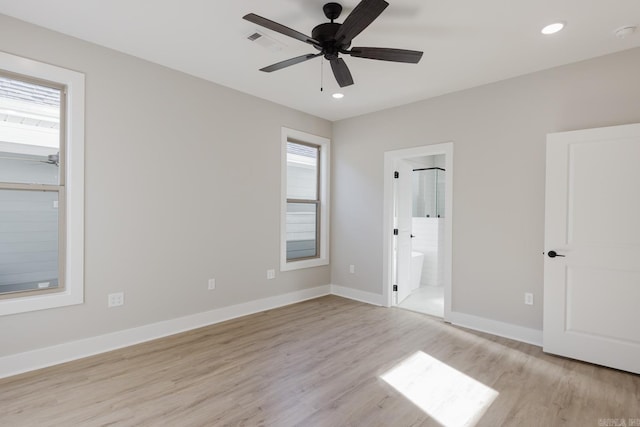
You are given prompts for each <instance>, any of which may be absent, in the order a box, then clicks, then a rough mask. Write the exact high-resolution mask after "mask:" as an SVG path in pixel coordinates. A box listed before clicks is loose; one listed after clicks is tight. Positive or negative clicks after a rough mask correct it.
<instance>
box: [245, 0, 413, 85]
mask: <svg viewBox="0 0 640 427" xmlns="http://www.w3.org/2000/svg"><path fill="white" fill-rule="evenodd" d="M387 6H389V3H387V2H386V1H384V0H362V1H361V2H360V3H358V5H357V6H356V7H355V8H354V9H353V11H352V12H351V13H350V14H349V16H347V18H346V19H345V20H344V22H343V23H342V24H339V23H337V22H333V21H334V20H336V19H338V17H339V16H340V13H341V12H342V6H341V5H340V4H338V3H327V4H325V5H324V6H323V8H322V10H323V11H324V14H325V16H326V17H327V19H329V20H330V21H331V22H326V23H324V24H320V25H318V26H316V27H315V28H314V29H313V30H312V31H311V37H309V36H307V35H304V34H302V33H300V32H298V31H296V30H293V29H291V28H289V27H285V26H284V25H282V24H278V23H277V22H274V21H271V20H269V19H267V18H263V17H262V16H258V15H256V14H254V13H250V14H248V15H245V16H244V17H243V18H244V19H246V20H247V21H249V22H253V23H254V24H257V25H260V26H262V27H265V28H268V29H270V30H273V31H276V32H278V33H280V34H284V35H285V36H289V37H292V38H294V39H296V40H300V41H302V42H304V43H308V44H310V45H312V46H313V47H315V48H316V49H317V50H319V51H320V53H309V54H306V55H301V56H298V57H295V58H291V59H287V60H285V61H281V62H278V63H275V64H273V65H269V66H268V67H264V68H261V69H260V71H264V72H267V73H270V72H272V71H277V70H281V69H283V68H286V67H289V66H291V65H295V64H299V63H301V62H304V61H308V60H309V59H313V58H316V57H318V56H324V57H325V59H327V60H328V61H329V62H330V63H331V69H332V70H333V75H334V76H335V78H336V81H337V82H338V84H339V85H340V87H345V86H349V85H352V84H353V77H351V72H350V71H349V67H347V64H346V62H344V60H343V59H342V58H340V57H339V54H341V53H342V54H345V55H351V56H355V57H358V58H367V59H377V60H381V61H393V62H406V63H410V64H417V63H418V62H420V58H422V52H420V51H416V50H406V49H390V48H384V47H353V48H351V49H349V47H350V46H351V41H352V40H353V39H354V38H355V37H356V36H357V35H358V34H360V33H361V32H362V31H363V30H364V29H365V28H367V27H368V26H369V25H370V24H371V23H372V22H373V21H375V19H376V18H377V17H378V16H380V14H381V13H382V12H383V11H384V10H385V9H386V7H387Z"/></svg>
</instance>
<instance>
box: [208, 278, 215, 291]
mask: <svg viewBox="0 0 640 427" xmlns="http://www.w3.org/2000/svg"><path fill="white" fill-rule="evenodd" d="M215 288H216V279H209V283H208V285H207V289H209V290H210V291H212V290H214V289H215Z"/></svg>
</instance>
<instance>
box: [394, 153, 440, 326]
mask: <svg viewBox="0 0 640 427" xmlns="http://www.w3.org/2000/svg"><path fill="white" fill-rule="evenodd" d="M439 154H444V155H445V165H446V166H445V169H446V170H447V180H446V182H445V204H444V205H445V206H444V217H445V232H444V233H445V234H444V244H445V250H444V256H445V260H444V272H443V273H444V274H443V281H444V283H443V287H444V321H445V322H450V321H451V320H450V319H451V295H452V280H451V278H452V265H453V263H452V258H453V142H445V143H440V144H433V145H424V146H421V147H413V148H406V149H402V150H393V151H387V152H385V153H384V202H383V227H382V233H383V245H382V246H383V255H382V259H383V263H382V276H383V277H382V301H383V304H384V306H385V307H391V306H392V305H393V277H392V275H393V274H392V273H393V205H394V197H395V195H394V191H393V187H394V177H393V173H394V171H396V170H397V169H396V168H397V167H398V164H399V162H400V161H402V160H410V159H413V158H416V157H424V156H435V155H439Z"/></svg>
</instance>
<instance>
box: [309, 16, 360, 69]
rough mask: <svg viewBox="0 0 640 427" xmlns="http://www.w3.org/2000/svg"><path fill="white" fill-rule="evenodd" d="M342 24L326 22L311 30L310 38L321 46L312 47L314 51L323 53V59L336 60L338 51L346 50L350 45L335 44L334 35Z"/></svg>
mask: <svg viewBox="0 0 640 427" xmlns="http://www.w3.org/2000/svg"><path fill="white" fill-rule="evenodd" d="M341 26H342V24H338V23H335V22H326V23H324V24H320V25H318V26H317V27H315V28H314V29H313V31H312V32H311V37H313V38H314V39H315V40H317V41H319V42H320V45H321V46H314V47H315V48H316V49H318V50H319V51H321V52H322V53H324V57H325V58H326V59H328V60H332V59H336V58H337V57H338V53H339V52H340V50H344V49H347V48H348V47H349V46H350V45H351V43H347V44H346V45H345V44H340V45H338V44H337V43H336V33H337V32H338V29H339V28H340V27H341Z"/></svg>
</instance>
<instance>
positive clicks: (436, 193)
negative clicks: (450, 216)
mask: <svg viewBox="0 0 640 427" xmlns="http://www.w3.org/2000/svg"><path fill="white" fill-rule="evenodd" d="M445 178H446V176H445V170H444V169H443V168H438V167H433V168H420V169H414V170H413V217H414V218H416V217H418V218H444V189H445Z"/></svg>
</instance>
